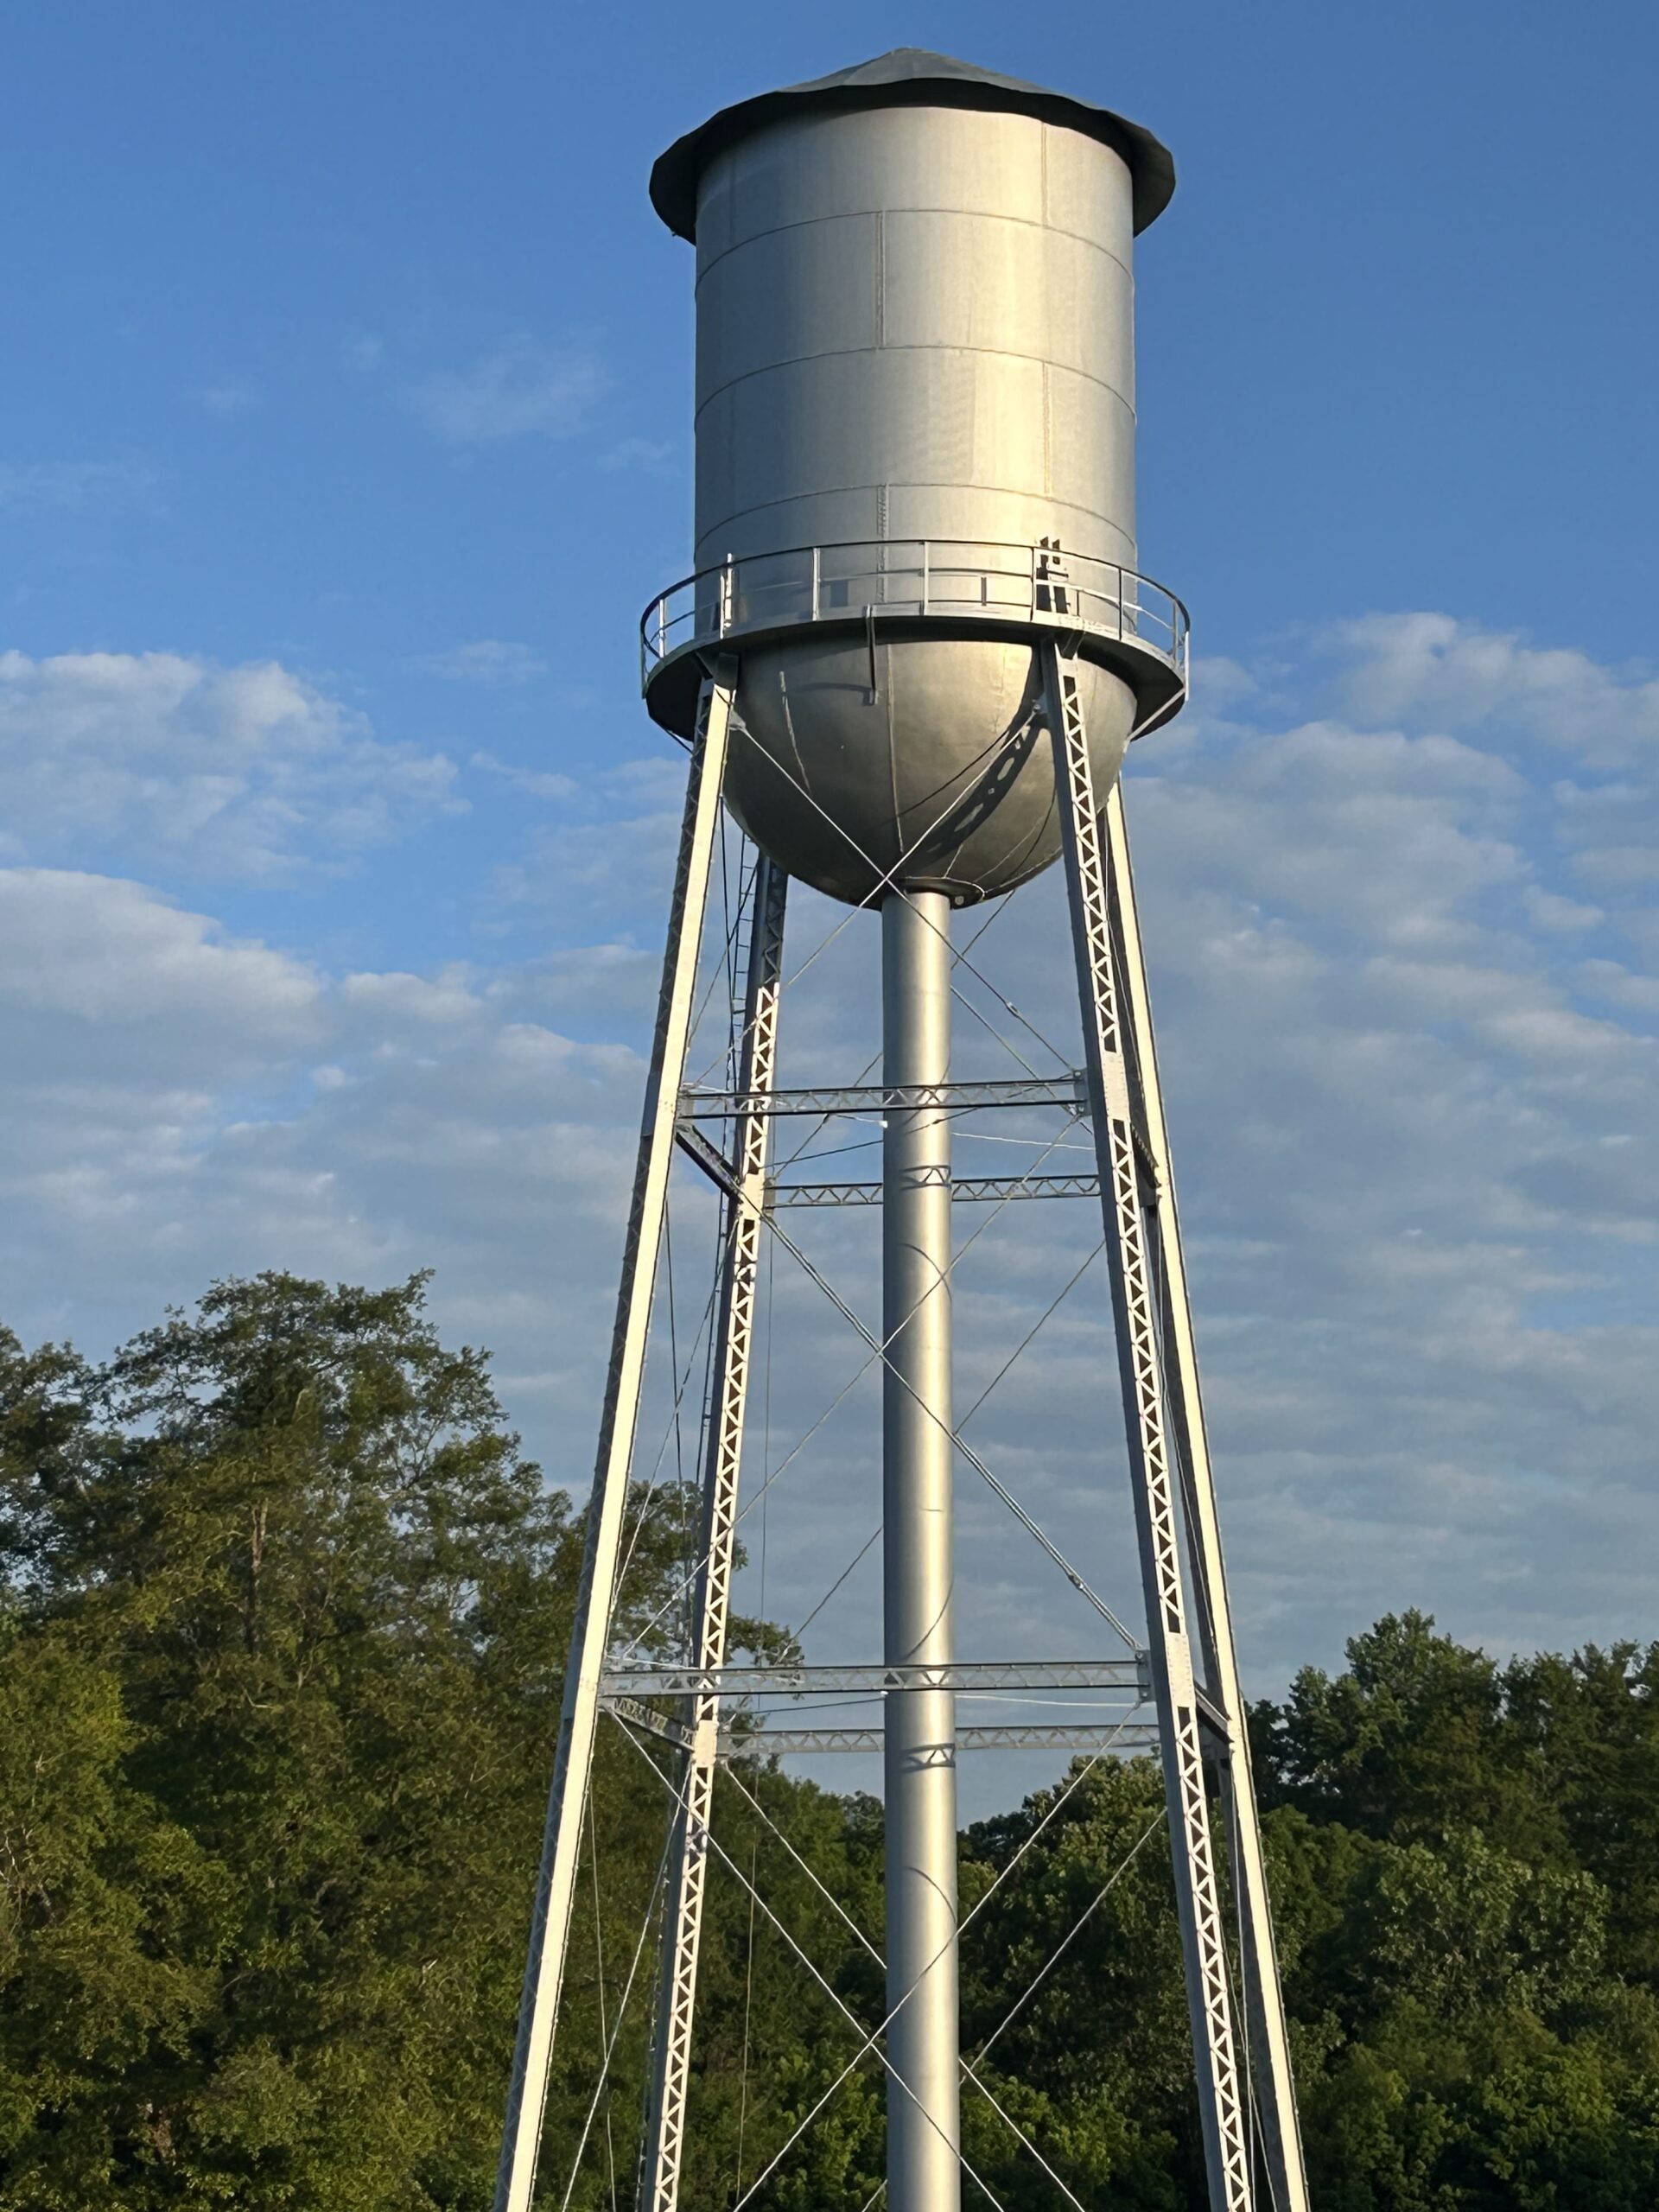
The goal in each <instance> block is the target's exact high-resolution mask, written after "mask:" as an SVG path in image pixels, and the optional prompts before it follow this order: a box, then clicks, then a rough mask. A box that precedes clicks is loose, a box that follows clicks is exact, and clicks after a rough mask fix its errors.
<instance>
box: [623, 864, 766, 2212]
mask: <svg viewBox="0 0 1659 2212" xmlns="http://www.w3.org/2000/svg"><path fill="white" fill-rule="evenodd" d="M787 889H788V878H787V877H786V876H785V874H784V872H783V870H782V869H781V868H778V867H776V866H775V865H774V863H773V862H772V861H769V860H768V859H766V856H765V855H764V854H763V855H761V856H760V859H759V860H758V861H757V862H756V864H755V874H754V880H753V887H752V891H751V899H752V906H753V911H752V918H751V923H750V937H749V960H748V976H747V983H746V985H745V990H744V1001H743V1026H742V1031H741V1039H740V1042H739V1046H738V1070H737V1077H738V1087H739V1089H740V1090H742V1091H744V1092H745V1093H747V1094H748V1095H750V1096H763V1095H764V1094H765V1093H766V1090H769V1089H770V1087H771V1084H772V1071H773V1069H774V1067H775V1066H776V1064H777V1053H778V999H779V992H780V990H781V988H782V982H783V957H784V912H785V896H786V893H787ZM770 1135H771V1125H770V1122H768V1120H767V1118H766V1116H765V1115H764V1114H759V1113H753V1112H750V1113H747V1114H740V1115H739V1116H738V1117H737V1130H736V1141H735V1144H734V1156H735V1172H734V1176H733V1180H732V1186H731V1190H730V1192H729V1193H728V1198H727V1204H726V1211H725V1218H724V1222H723V1224H722V1228H723V1236H722V1239H721V1273H720V1288H719V1302H718V1305H717V1307H716V1312H715V1335H714V1346H713V1358H712V1368H711V1373H710V1376H709V1423H708V1433H707V1438H706V1456H705V1459H704V1465H703V1480H702V1519H701V1522H700V1524H699V1529H698V1538H699V1541H698V1546H697V1551H698V1557H699V1560H700V1561H701V1565H700V1567H699V1571H698V1574H697V1578H696V1592H695V1599H694V1608H693V1652H694V1663H695V1664H696V1667H697V1668H698V1669H700V1670H701V1671H702V1673H703V1675H705V1676H708V1675H711V1674H717V1673H718V1671H719V1669H720V1668H721V1664H722V1662H723V1661H724V1659H725V1656H726V1628H727V1622H728V1618H729V1617H730V1612H731V1593H732V1570H733V1565H734V1556H735V1547H734V1535H735V1529H736V1525H737V1491H738V1480H739V1476H740V1474H741V1467H742V1459H743V1415H744V1409H745V1407H746V1405H747V1400H748V1389H749V1370H750V1365H751V1361H752V1356H753V1347H754V1317H755V1299H756V1294H757V1291H758V1289H759V1286H760V1238H761V1233H762V1227H763V1216H764V1212H765V1207H766V1154H767V1147H768V1140H769V1137H770ZM690 1707H691V1710H690V1714H689V1715H688V1723H689V1726H688V1743H687V1747H686V1751H685V1754H684V1763H683V1770H682V1773H681V1777H680V1799H679V1804H678V1808H677V1814H676V1818H675V1825H674V1834H673V1840H672V1841H671V1846H670V1849H669V1866H668V1894H667V1900H666V1904H665V1906H664V1919H663V1957H662V1972H661V1977H660V1981H659V1986H658V1998H657V2023H656V2033H655V2036H654V2037H653V2038H652V2077H651V2094H650V2099H649V2102H648V2104H647V2107H646V2112H645V2148H644V2152H643V2153H642V2163H641V2168H640V2171H641V2176H642V2180H641V2187H640V2204H641V2207H642V2208H643V2212H673V2208H674V2205H675V2203H676V2202H677V2198H678V2195H679V2182H680V2166H681V2162H682V2158H683V2152H684V2147H685V2121H686V2093H687V2088H688V2086H689V2083H690V2070H691V2026H692V2015H693V2012H694V2009H695V2006H696V1990H697V1956H698V1949H699V1943H700V1939H701V1936H702V1900H703V1891H704V1889H705V1887H706V1885H707V1882H708V1875H709V1818H710V1814H711V1809H712V1806H713V1801H714V1787H715V1763H716V1759H717V1758H718V1753H719V1744H720V1733H719V1732H720V1714H721V1705H720V1694H719V1691H718V1689H717V1688H715V1686H714V1685H713V1684H712V1683H709V1682H705V1686H704V1687H703V1688H700V1689H698V1690H697V1691H696V1693H695V1694H694V1695H693V1696H692V1698H691V1699H690Z"/></svg>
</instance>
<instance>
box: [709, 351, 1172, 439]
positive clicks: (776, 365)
mask: <svg viewBox="0 0 1659 2212" xmlns="http://www.w3.org/2000/svg"><path fill="white" fill-rule="evenodd" d="M858 353H956V354H959V355H961V356H962V358H963V359H964V360H969V361H982V360H991V361H1035V362H1037V363H1038V364H1039V366H1041V367H1044V368H1055V369H1063V370H1064V371H1065V373H1066V375H1067V376H1069V377H1077V378H1080V379H1081V381H1082V382H1083V383H1084V384H1091V385H1094V386H1095V387H1096V390H1097V391H1103V392H1105V393H1106V395H1107V397H1109V398H1111V399H1115V400H1116V402H1117V404H1118V405H1119V406H1120V407H1122V410H1123V411H1124V412H1125V414H1126V415H1128V417H1129V419H1130V421H1131V422H1133V421H1134V419H1135V403H1134V401H1133V400H1131V399H1126V398H1125V397H1124V396H1123V394H1122V392H1121V391H1119V390H1118V388H1117V386H1116V385H1115V384H1108V383H1107V381H1106V379H1105V378H1104V377H1096V376H1091V375H1090V372H1089V371H1088V370H1087V369H1077V368H1073V367H1072V365H1071V362H1070V361H1056V360H1052V359H1050V357H1049V356H1048V355H1047V354H1046V353H1011V352H1010V351H1009V350H1008V348H1007V346H831V347H829V348H828V349H826V350H825V351H824V352H823V353H791V354H790V355H789V356H788V357H787V359H784V360H781V361H768V362H766V364H765V365H764V366H763V367H761V368H758V369H745V370H744V372H743V373H742V374H741V376H735V377H728V378H727V380H726V382H725V383H724V384H721V385H715V388H714V390H713V391H710V392H709V393H708V394H707V395H706V396H705V397H703V398H702V399H701V400H699V402H698V403H697V408H696V414H695V416H693V417H692V420H693V423H694V424H695V423H700V422H702V418H703V416H704V414H705V413H706V412H707V410H709V408H710V407H712V406H713V405H714V404H715V400H717V399H718V398H720V397H721V395H722V394H723V393H725V392H728V391H735V390H736V389H737V387H738V385H741V384H752V383H753V381H754V379H755V378H756V377H770V376H775V375H776V374H777V372H779V369H797V368H799V367H800V365H801V364H802V362H804V361H848V360H851V359H853V357H854V356H855V354H858Z"/></svg>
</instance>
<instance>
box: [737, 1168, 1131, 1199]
mask: <svg viewBox="0 0 1659 2212" xmlns="http://www.w3.org/2000/svg"><path fill="white" fill-rule="evenodd" d="M926 1179H927V1178H926V1176H923V1177H920V1178H918V1180H926ZM932 1180H933V1181H935V1182H941V1183H948V1184H949V1185H950V1195H951V1197H952V1198H954V1199H956V1200H957V1202H958V1203H959V1204H962V1205H983V1204H985V1203H987V1202H988V1201H995V1202H996V1203H997V1204H999V1205H1000V1204H1001V1203H1002V1202H1003V1201H1004V1200H1005V1199H1009V1198H1098V1197H1099V1196H1100V1179H1099V1177H1098V1176H1096V1175H946V1174H944V1173H939V1174H935V1175H933V1176H932ZM881 1190H882V1186H881V1185H880V1183H774V1184H773V1185H772V1186H771V1187H770V1189H769V1190H768V1191H767V1192H766V1204H767V1205H768V1206H879V1205H880V1203H881Z"/></svg>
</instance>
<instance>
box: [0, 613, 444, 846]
mask: <svg viewBox="0 0 1659 2212" xmlns="http://www.w3.org/2000/svg"><path fill="white" fill-rule="evenodd" d="M453 781H454V769H453V767H452V766H451V764H450V763H449V761H448V760H446V759H445V758H444V757H443V756H442V754H441V753H423V752H420V751H418V750H416V748H415V747H410V746H403V745H394V744H387V743H385V742H383V741H380V740H378V739H377V738H376V737H375V736H374V735H373V734H372V732H371V730H370V729H369V728H368V726H367V724H366V722H365V721H364V720H363V718H362V717H361V716H360V715H357V714H355V713H353V711H352V710H351V709H348V708H346V707H345V706H344V705H342V704H341V703H340V701H338V700H337V699H334V698H332V697H330V696H328V694H327V693H326V692H325V691H323V690H321V689H320V688H319V687H318V686H317V685H315V684H314V683H309V682H308V681H307V680H306V679H305V678H304V677H301V676H298V675H296V674H295V673H294V672H293V671H291V670H289V669H286V668H283V667H282V666H281V665H280V664H277V663H276V662H274V661H272V662H261V663H249V664H245V665H243V666H240V667H235V668H219V667H216V666H215V665H213V664H212V663H210V662H206V661H201V660H196V659H191V658H187V657H186V656H184V655H181V654H178V653H165V652H149V653H110V652H86V653H61V654H58V655H55V656H53V657H51V658H46V659H41V660H33V659H30V658H29V656H28V655H27V654H24V653H20V652H8V653H0V855H4V856H8V857H12V858H29V859H44V860H57V859H60V858H73V859H75V860H82V859H85V858H88V857H95V858H97V859H98V860H99V861H105V860H109V859H111V858H113V859H116V860H117V861H122V860H125V859H130V858H132V857H133V856H135V855H143V856H144V861H146V862H147V863H148V864H149V865H153V866H156V867H161V868H166V867H168V866H169V865H171V866H175V867H184V868H189V869H191V870H193V871H196V872H200V873H210V874H221V875H237V876H244V877H254V878H258V877H273V876H283V875H289V874H293V873H295V872H296V871H299V870H304V869H315V868H327V867H330V866H336V867H337V866H339V865H340V863H341V862H342V861H345V860H346V859H348V858H349V857H350V856H351V855H353V854H355V853H358V852H360V851H361V850H362V849H365V847H368V846H372V845H375V844H378V843H380V842H384V841H385V839H387V838H388V837H391V836H395V835H396V834H397V833H398V832H399V831H400V830H401V829H404V828H405V827H406V826H408V825H409V824H410V823H412V822H415V821H417V820H421V819H424V818H426V817H429V815H431V814H432V813H433V812H434V811H435V810H439V809H442V808H443V807H445V806H447V805H449V804H454V798H453V794H452V788H451V787H452V785H453Z"/></svg>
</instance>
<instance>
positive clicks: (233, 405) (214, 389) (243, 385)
mask: <svg viewBox="0 0 1659 2212" xmlns="http://www.w3.org/2000/svg"><path fill="white" fill-rule="evenodd" d="M201 404H202V405H203V406H204V407H205V408H206V409H207V412H208V413H209V414H210V415H217V416H219V418H220V420H221V421H224V422H229V421H231V420H232V419H233V417H235V416H238V415H245V414H246V413H247V412H248V411H249V410H250V409H251V408H253V407H257V405H258V404H259V394H258V392H257V391H256V390H255V388H254V387H253V385H251V384H250V383H248V382H247V381H246V379H245V378H227V379H226V381H225V382H224V383H223V384H210V385H207V387H206V388H205V389H204V391H203V392H202V395H201Z"/></svg>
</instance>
